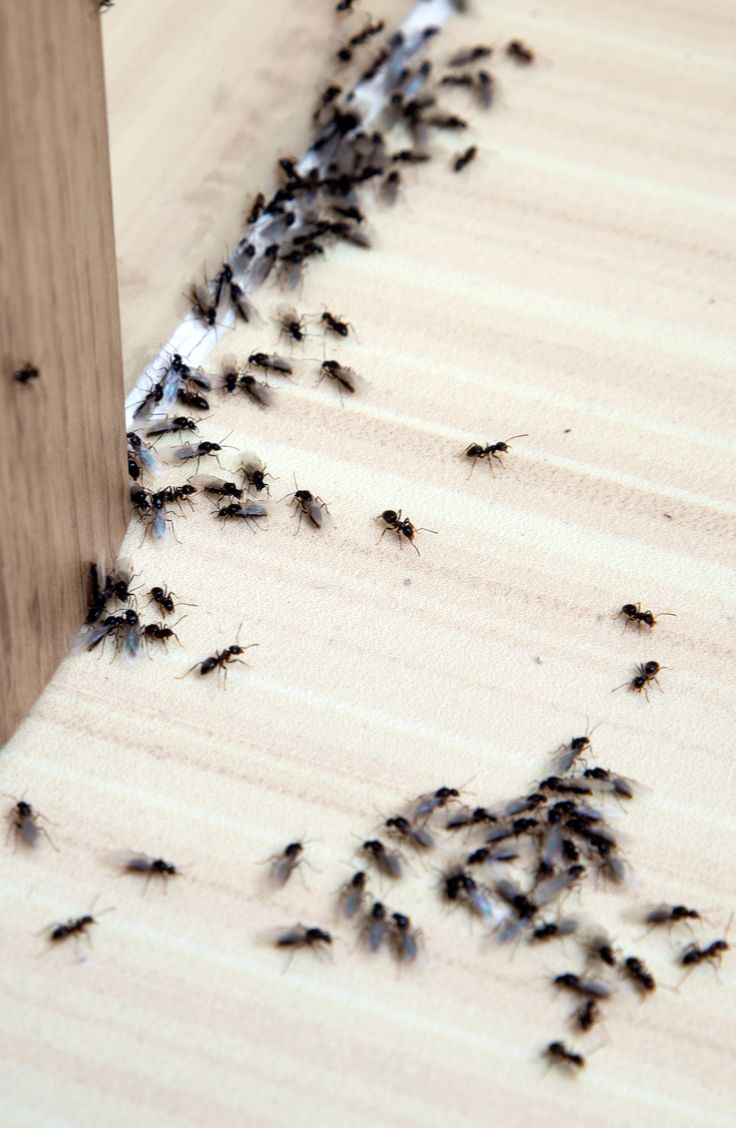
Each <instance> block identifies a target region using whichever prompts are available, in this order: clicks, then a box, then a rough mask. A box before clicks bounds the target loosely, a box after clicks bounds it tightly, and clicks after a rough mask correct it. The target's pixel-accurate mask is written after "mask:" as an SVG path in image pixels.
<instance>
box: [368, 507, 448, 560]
mask: <svg viewBox="0 0 736 1128" xmlns="http://www.w3.org/2000/svg"><path fill="white" fill-rule="evenodd" d="M401 513H402V511H401V510H400V509H399V510H398V511H397V510H395V509H384V511H383V513H381V514H380V516H379V517H377V518H376V520H377V521H384V522H385V524H386V528H385V529H384V530H383V532H382V533H381V536H380V537H379V540H382V539H383V537H384V536H385V535H386V533H388V532H394V533H396V536H397V537H398V539H399V545H400V546H401V547H402V548H403V546H404V541H403V540H402V538H405V539H406V540H408V541H409V544H410V545H411V546H412V548H413V549H414V551H415V552H416V554H417V556H421V553H420V551H419V549H418V548H417V546H416V545H415V544H414V537H415V536H416V534H417V533H434V534H435V535H436V532H437V530H436V529H425V528H424V527H420V528H417V526H416V525H414V524H413V522H412V521H410V520H409V518H408V517H402V516H401Z"/></svg>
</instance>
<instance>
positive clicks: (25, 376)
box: [13, 361, 41, 384]
mask: <svg viewBox="0 0 736 1128" xmlns="http://www.w3.org/2000/svg"><path fill="white" fill-rule="evenodd" d="M40 375H41V373H40V371H39V369H38V368H36V365H35V364H31V363H30V362H29V361H28V362H26V363H25V364H24V365H23V367H22V368H19V369H18V370H17V371H16V372H14V373H13V379H14V380H15V381H16V383H18V384H29V383H30V382H31V380H38V378H39V376H40Z"/></svg>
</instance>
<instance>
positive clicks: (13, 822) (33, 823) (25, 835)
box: [6, 795, 57, 850]
mask: <svg viewBox="0 0 736 1128" xmlns="http://www.w3.org/2000/svg"><path fill="white" fill-rule="evenodd" d="M6 798H7V799H15V796H14V795H6ZM39 819H44V820H45V819H46V816H45V815H42V814H41V812H40V811H37V810H36V809H35V808H34V807H33V806H32V805H31V804H30V803H28V802H27V801H26V800H25V799H16V800H15V804H14V805H13V806H12V807H11V808H10V810H9V812H8V823H9V826H8V833H9V834H12V835H13V837H14V839H15V842H16V844H17V843H18V842H21V843H22V844H23V845H24V846H29V847H31V848H32V847H34V846H35V845H36V843H37V842H38V839H39V836H40V835H41V834H42V835H43V836H44V838H46V839H47V840H48V841H49V842H50V843H51V845H52V846H53V847H54V849H55V850H56V849H57V847H56V845H55V843H54V841H53V839H52V837H51V835H50V834H49V832H48V831H47V830H46V827H44V826H40V825H39V821H38V820H39Z"/></svg>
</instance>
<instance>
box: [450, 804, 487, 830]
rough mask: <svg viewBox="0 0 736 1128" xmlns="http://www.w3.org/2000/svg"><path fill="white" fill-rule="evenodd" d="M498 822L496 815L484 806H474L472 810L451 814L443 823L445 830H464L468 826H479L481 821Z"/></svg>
mask: <svg viewBox="0 0 736 1128" xmlns="http://www.w3.org/2000/svg"><path fill="white" fill-rule="evenodd" d="M495 822H498V819H497V817H496V815H494V814H493V812H492V811H489V810H488V809H487V808H486V807H475V808H474V809H473V810H472V811H461V812H460V813H459V814H457V815H453V816H452V818H451V819H449V820H448V821H447V822H446V823H445V830H464V829H466V828H467V827H469V826H479V825H480V824H481V823H495Z"/></svg>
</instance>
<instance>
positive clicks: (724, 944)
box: [679, 940, 731, 967]
mask: <svg viewBox="0 0 736 1128" xmlns="http://www.w3.org/2000/svg"><path fill="white" fill-rule="evenodd" d="M730 949H731V945H730V944H729V943H728V941H726V940H713V941H712V942H711V943H710V944H708V946H707V947H706V948H699V947H698V945H697V944H689V945H688V947H687V948H686V949H685V951H684V952H683V953H682V955H681V956H680V961H679V962H680V963H681V964H682V966H683V967H695V966H697V964H701V963H703V962H704V961H705V960H712V961H713V963H714V964H715V963H720V962H721V960H722V959H723V954H724V952H728V951H730Z"/></svg>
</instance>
